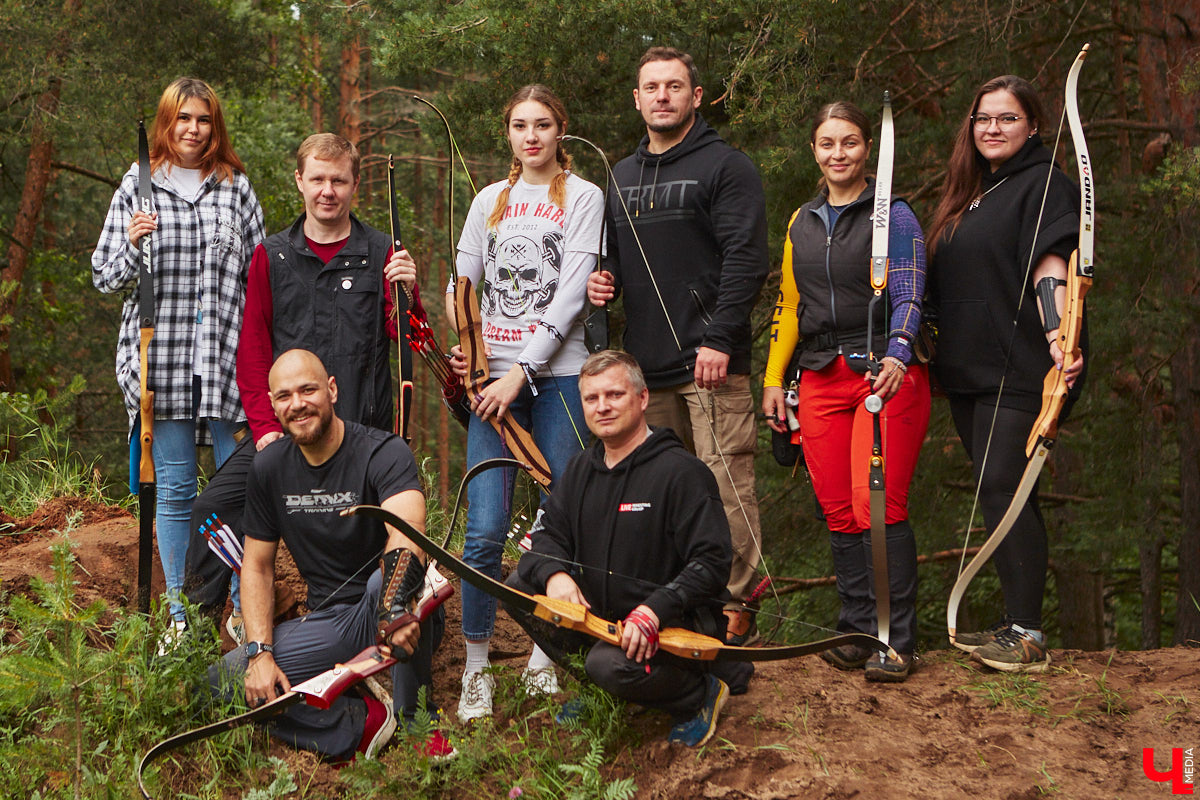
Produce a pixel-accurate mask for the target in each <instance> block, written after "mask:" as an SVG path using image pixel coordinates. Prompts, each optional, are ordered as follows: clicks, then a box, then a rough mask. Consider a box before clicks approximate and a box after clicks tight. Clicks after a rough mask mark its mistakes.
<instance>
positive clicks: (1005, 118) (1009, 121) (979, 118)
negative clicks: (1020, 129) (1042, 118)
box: [971, 114, 1025, 131]
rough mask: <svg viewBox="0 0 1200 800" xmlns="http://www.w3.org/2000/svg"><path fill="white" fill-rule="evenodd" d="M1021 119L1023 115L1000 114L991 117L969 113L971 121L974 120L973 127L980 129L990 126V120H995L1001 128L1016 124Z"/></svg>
mask: <svg viewBox="0 0 1200 800" xmlns="http://www.w3.org/2000/svg"><path fill="white" fill-rule="evenodd" d="M1023 119H1025V117H1019V116H1017V115H1016V114H1001V115H999V116H997V117H991V116H988V115H987V114H972V115H971V121H972V122H974V123H975V127H976V128H978V129H979V130H981V131H982V130H987V129H988V128H990V127H991V125H992V120H995V121H996V124H997V125H999V126H1000V127H1001V128H1011V127H1012V126H1013V125H1016V124H1017V123H1018V122H1020V121H1021V120H1023Z"/></svg>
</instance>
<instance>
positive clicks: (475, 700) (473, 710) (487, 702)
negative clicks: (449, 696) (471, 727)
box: [458, 672, 496, 722]
mask: <svg viewBox="0 0 1200 800" xmlns="http://www.w3.org/2000/svg"><path fill="white" fill-rule="evenodd" d="M495 688H496V679H495V678H493V677H492V676H491V675H489V674H488V673H486V672H468V673H466V674H464V675H463V677H462V695H461V696H460V697H459V698H458V718H459V720H460V721H462V722H470V721H471V720H473V719H479V718H480V717H490V716H491V715H492V690H493V689H495Z"/></svg>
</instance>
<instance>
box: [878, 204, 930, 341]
mask: <svg viewBox="0 0 1200 800" xmlns="http://www.w3.org/2000/svg"><path fill="white" fill-rule="evenodd" d="M888 251H889V252H888V255H889V261H888V286H887V289H888V296H889V297H890V298H891V302H892V319H891V330H889V331H888V349H887V354H888V355H889V356H892V357H893V358H898V359H900V360H901V361H903V362H904V363H905V364H907V363H909V362H910V361H911V360H912V343H913V341H915V340H916V338H917V329H918V328H919V327H920V325H921V299H922V298H923V297H924V296H925V234H924V233H922V232H921V223H919V222H917V217H916V215H915V214H914V213H913V210H912V209H911V208H910V207H909V206H908V204H907V203H905V202H903V201H898V202H896V203H895V204H894V205H893V206H892V221H891V230H890V231H889V234H888Z"/></svg>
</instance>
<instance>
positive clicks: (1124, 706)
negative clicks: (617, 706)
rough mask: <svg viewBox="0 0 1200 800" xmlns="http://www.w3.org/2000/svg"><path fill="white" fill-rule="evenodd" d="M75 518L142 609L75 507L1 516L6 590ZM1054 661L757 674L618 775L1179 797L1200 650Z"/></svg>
mask: <svg viewBox="0 0 1200 800" xmlns="http://www.w3.org/2000/svg"><path fill="white" fill-rule="evenodd" d="M68 519H70V520H71V521H72V522H73V524H74V525H75V528H74V529H73V530H72V532H71V538H72V539H73V540H74V541H75V542H76V544H77V548H76V551H75V552H76V556H77V558H78V562H79V565H80V567H81V571H80V574H79V582H80V585H79V599H80V600H81V601H83V602H87V601H89V600H91V599H93V598H96V597H102V598H104V599H105V600H106V601H108V602H109V603H111V604H116V605H124V606H130V605H131V604H132V598H133V597H134V592H135V569H136V541H137V523H136V520H134V519H133V518H132V517H130V516H129V515H128V514H125V513H124V512H120V511H116V512H114V511H113V510H111V509H106V508H103V507H99V506H92V505H87V504H81V503H77V502H68V503H59V504H57V505H54V506H48V507H45V508H43V509H41V510H39V512H38V513H37V514H35V515H33V516H31V517H30V518H28V519H25V520H11V519H7V518H3V517H0V585H2V586H3V588H4V589H5V590H6V591H15V592H22V591H25V590H26V589H27V587H28V582H29V576H30V575H33V574H39V575H43V576H48V575H49V569H50V553H49V550H48V545H49V544H50V542H51V541H52V538H53V537H54V536H55V535H57V534H54V533H52V531H53V530H54V529H56V528H59V529H61V528H65V527H67V523H68ZM5 523H10V524H11V525H12V526H13V527H10V528H7V529H5ZM13 531H22V532H20V533H13ZM159 590H161V576H160V577H159V578H158V582H157V583H156V586H155V591H159ZM456 601H457V596H455V597H454V598H452V599H451V601H450V607H449V613H450V616H451V618H452V619H451V621H450V624H449V625H448V631H450V632H453V631H456V630H457V615H458V607H457V602H456ZM230 644H231V643H229V642H226V645H227V646H228V645H230ZM527 647H528V644H527V640H526V639H525V638H524V636H523V635H522V634H521V633H520V630H519V629H518V628H516V625H515V624H514V623H512V622H511V620H509V619H508V618H507V617H505V616H504V615H501V620H500V624H499V630H498V632H497V636H496V638H495V639H494V640H493V660H494V661H495V662H496V663H501V664H505V663H507V664H511V665H512V666H513V667H514V668H519V667H520V665H521V664H522V663H523V659H524V657H525V653H526V652H527ZM1052 656H1053V659H1054V666H1053V668H1052V670H1051V671H1050V672H1049V673H1047V674H1046V675H1044V676H1036V677H1031V678H1021V679H1018V680H1013V679H1012V678H1009V677H1006V676H998V675H996V674H994V673H990V672H989V671H986V670H983V671H980V670H977V669H976V668H974V667H973V666H970V665H969V664H968V662H967V661H966V660H965V659H964V658H962V657H961V655H960V654H959V653H957V651H935V652H929V653H926V654H924V666H923V668H922V669H921V671H919V672H918V673H917V674H916V675H915V676H914V677H912V678H911V679H910V680H909V681H908V682H906V683H904V684H899V685H894V686H880V685H878V684H868V683H866V682H865V681H864V680H863V679H862V676H861V675H859V674H849V673H844V672H839V671H838V670H836V669H834V668H832V667H830V666H829V665H827V664H826V663H825V662H823V661H821V660H820V659H818V658H816V657H811V656H810V657H807V658H803V659H796V660H791V661H782V662H770V663H764V664H760V665H758V671H757V674H756V676H755V679H754V680H753V681H752V683H751V687H750V691H749V693H748V694H746V695H744V696H741V697H734V698H731V699H730V701H729V703H728V704H727V705H726V707H725V710H724V712H723V713H722V716H721V719H720V725H719V728H718V731H717V736H716V738H715V739H714V740H713V742H712V743H710V744H709V745H708V746H707V747H706V748H704V749H703V750H702V751H699V752H697V751H691V750H686V749H683V748H679V747H673V746H670V745H668V744H666V742H664V741H663V737H664V735H665V734H666V730H667V726H668V723H667V720H666V718H665V717H662V716H661V715H658V714H637V713H631V722H632V724H633V725H634V726H635V727H636V728H638V729H639V732H640V734H641V741H642V742H644V744H643V745H642V746H641V747H640V748H639V749H638V750H637V751H633V752H625V753H622V754H621V756H620V757H619V758H618V759H616V763H614V764H613V765H610V767H609V770H610V772H609V774H610V776H612V777H623V776H626V775H632V776H633V777H634V779H635V780H636V781H637V785H638V787H639V791H638V795H637V796H638V797H639V798H722V799H723V800H751V799H753V800H775V799H777V798H780V799H781V798H799V797H803V798H810V799H811V800H849V798H864V799H865V798H889V799H890V798H915V797H920V798H921V800H950V799H951V798H954V799H955V800H957V799H958V798H964V797H980V798H997V799H998V800H1034V798H1041V797H1047V796H1055V797H1062V798H1154V797H1168V796H1170V795H1171V786H1170V784H1168V783H1156V782H1152V781H1151V780H1150V779H1148V778H1147V777H1145V774H1144V772H1143V766H1142V754H1143V748H1154V749H1155V751H1156V755H1155V766H1156V768H1157V769H1158V770H1161V771H1166V770H1167V769H1169V767H1170V758H1171V756H1170V748H1194V747H1198V746H1200V725H1198V724H1197V723H1198V722H1200V685H1198V681H1197V678H1198V673H1200V651H1197V650H1195V649H1185V648H1171V649H1163V650H1156V651H1142V652H1095V653H1090V652H1081V651H1062V650H1054V651H1052ZM462 665H463V651H462V646H461V643H460V640H459V639H458V638H457V637H456V636H454V635H448V636H447V639H446V642H445V643H444V645H443V647H442V648H441V650H440V651H439V653H438V655H437V658H436V662H435V679H434V680H435V686H436V687H437V692H438V695H439V697H440V699H441V700H442V701H443V705H444V706H445V709H446V711H448V712H450V711H453V707H454V704H455V702H456V699H457V687H458V681H459V677H460V675H461V672H462ZM272 753H273V754H274V755H279V756H281V757H287V758H288V759H289V760H291V761H294V762H296V769H297V772H298V773H299V774H308V775H313V777H314V778H315V784H313V783H310V784H309V789H310V792H311V791H314V790H315V791H316V794H315V795H311V794H310V795H309V796H319V795H320V794H321V793H322V788H324V787H327V791H328V793H329V796H336V795H337V794H339V790H338V788H337V787H338V786H339V784H338V782H337V780H336V776H335V774H334V773H333V772H332V770H329V769H328V768H326V767H320V768H316V773H315V774H314V772H313V771H314V764H313V760H312V756H311V755H308V754H302V753H294V752H290V751H287V750H286V749H285V748H282V747H281V746H279V745H272ZM1197 755H1200V752H1197ZM325 773H328V774H325ZM1188 788H1190V787H1188Z"/></svg>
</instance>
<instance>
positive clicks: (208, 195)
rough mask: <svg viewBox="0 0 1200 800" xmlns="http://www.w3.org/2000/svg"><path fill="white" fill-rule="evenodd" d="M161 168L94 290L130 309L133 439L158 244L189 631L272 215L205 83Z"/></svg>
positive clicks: (170, 123)
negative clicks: (196, 568)
mask: <svg viewBox="0 0 1200 800" xmlns="http://www.w3.org/2000/svg"><path fill="white" fill-rule="evenodd" d="M150 164H151V169H152V170H153V198H152V202H153V211H154V213H152V214H145V213H143V212H140V211H135V209H136V207H137V182H138V165H137V164H136V163H135V164H133V165H132V166H131V167H130V168H129V171H128V172H126V173H125V176H124V177H123V178H122V179H121V185H120V188H118V189H117V191H116V193H115V194H114V195H113V199H112V202H111V203H110V204H109V207H108V217H107V218H106V219H105V221H104V231H103V233H102V234H101V235H100V241H99V242H98V243H97V245H96V251H95V252H94V253H93V254H92V282H93V283H94V284H95V286H96V288H97V289H99V290H100V291H102V292H105V293H106V294H114V293H118V292H119V293H121V294H122V295H124V298H125V303H124V307H123V309H122V314H121V329H120V333H119V335H118V338H117V360H116V368H117V383H118V384H119V385H120V387H121V393H122V395H124V399H125V410H126V411H127V412H128V414H129V423H130V428H131V429H132V427H133V423H134V421H135V420H136V419H137V415H138V398H139V395H140V390H139V380H138V379H139V374H138V372H139V368H138V345H139V336H138V293H137V290H138V260H139V255H138V245H139V242H140V240H141V238H142V237H143V236H146V235H150V237H151V242H150V247H151V253H152V259H153V265H154V299H155V318H154V338H153V340H152V341H151V343H150V349H149V372H150V374H149V376H148V385H149V387H150V389H151V390H152V391H153V392H154V469H155V472H156V474H157V483H158V509H157V517H156V523H157V529H158V547H159V557H160V558H161V560H162V565H163V573H164V574H165V576H166V582H167V592H168V595H169V597H170V600H171V614H172V616H173V617H174V620H175V623H174V627H175V631H176V632H178V631H180V630H182V629H183V626H184V623H183V606H182V605H181V604H180V602H179V592H180V589H181V587H182V585H183V570H184V556H185V554H186V552H187V544H188V519H189V515H190V513H191V506H192V501H193V500H194V499H195V497H196V444H197V443H198V442H200V443H203V442H205V441H207V440H208V437H206V435H205V430H206V429H207V434H208V435H209V436H210V437H211V441H212V443H213V447H214V451H215V456H216V463H217V466H218V467H219V466H220V465H221V464H222V463H223V462H224V460H225V458H226V457H227V456H228V455H229V453H230V452H232V450H233V447H234V437H233V434H234V432H235V431H236V430H237V429H238V427H239V426H240V425H241V424H242V420H244V419H245V414H244V413H243V411H242V406H241V402H240V400H239V399H238V389H237V384H236V382H235V380H234V375H235V365H236V355H237V343H238V330H239V329H240V328H241V321H242V306H243V304H244V300H245V289H246V271H247V269H248V266H249V264H250V256H251V254H252V253H253V252H254V248H255V246H256V245H257V244H258V243H259V242H260V241H262V239H263V215H262V208H261V206H259V204H258V198H257V197H255V195H254V190H253V189H252V188H251V187H250V182H249V181H248V180H247V179H246V176H245V174H244V169H245V168H244V167H243V166H242V161H241V159H240V158H238V156H237V153H235V152H234V150H233V145H232V144H231V143H230V141H229V135H228V134H227V133H226V131H225V120H224V117H223V115H222V113H221V103H220V101H219V100H218V99H217V95H216V93H215V92H213V90H212V88H211V87H210V86H209V85H208V84H206V83H205V82H204V81H201V80H197V79H195V78H179V79H178V80H176V81H174V82H173V83H172V84H171V85H170V86H168V87H167V89H166V91H164V92H163V95H162V97H161V98H160V99H159V101H158V112H157V113H156V115H155V119H154V126H153V130H152V131H151V143H150ZM198 422H199V423H203V424H200V425H198V424H197V423H198Z"/></svg>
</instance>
